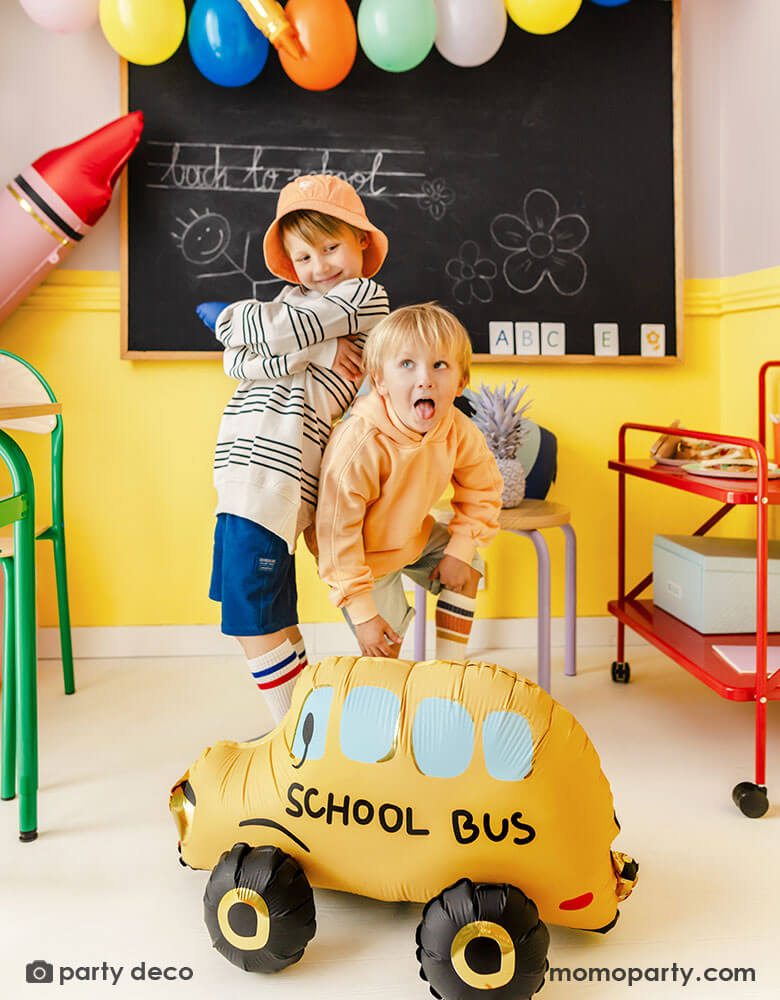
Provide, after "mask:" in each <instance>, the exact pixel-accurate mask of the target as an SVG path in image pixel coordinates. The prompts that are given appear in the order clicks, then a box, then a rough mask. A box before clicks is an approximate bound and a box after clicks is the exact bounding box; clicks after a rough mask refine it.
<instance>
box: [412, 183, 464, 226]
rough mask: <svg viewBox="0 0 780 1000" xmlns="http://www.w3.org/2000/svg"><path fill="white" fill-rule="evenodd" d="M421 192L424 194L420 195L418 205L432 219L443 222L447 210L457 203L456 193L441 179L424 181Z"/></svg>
mask: <svg viewBox="0 0 780 1000" xmlns="http://www.w3.org/2000/svg"><path fill="white" fill-rule="evenodd" d="M421 190H422V194H420V195H419V197H418V201H417V204H418V205H419V206H420V208H421V209H422V210H423V211H424V212H428V213H429V214H430V216H431V218H432V219H435V220H436V221H437V222H441V220H442V219H443V218H444V216H445V214H446V212H447V209H448V208H449V206H450V205H451V204H452V203H453V202H454V201H455V192H454V191H453V190H452V188H451V187H449V186H448V185H447V183H446V182H445V181H443V180H442V179H441V177H438V178H437V179H436V180H435V181H423V182H422V188H421Z"/></svg>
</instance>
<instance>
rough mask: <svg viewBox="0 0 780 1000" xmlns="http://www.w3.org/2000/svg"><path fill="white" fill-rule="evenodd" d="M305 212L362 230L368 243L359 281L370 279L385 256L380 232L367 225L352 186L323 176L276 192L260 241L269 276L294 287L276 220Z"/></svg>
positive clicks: (295, 278) (298, 180)
mask: <svg viewBox="0 0 780 1000" xmlns="http://www.w3.org/2000/svg"><path fill="white" fill-rule="evenodd" d="M306 208H308V209H313V210H314V211H316V212H323V213H324V214H325V215H332V216H333V217H334V218H335V219H341V221H342V222H348V223H349V224H350V225H351V226H355V227H356V228H357V229H363V230H365V231H366V232H367V233H368V234H369V241H370V242H369V244H368V246H367V247H366V249H365V250H364V251H363V277H364V278H370V277H371V276H372V275H374V274H376V272H377V271H378V270H379V268H380V267H381V266H382V262H383V261H384V259H385V257H386V256H387V237H386V236H385V234H384V233H383V232H382V230H381V229H378V228H377V227H376V226H375V225H373V224H372V223H371V222H369V221H368V216H367V215H366V210H365V208H364V207H363V202H362V201H361V200H360V196H359V195H358V193H357V191H356V190H355V189H354V188H353V187H352V185H351V184H348V183H347V182H346V181H343V180H341V178H339V177H331V176H328V175H326V174H312V175H305V176H303V177H296V179H295V180H294V181H290V183H289V184H286V185H285V186H284V187H283V188H282V190H281V191H280V192H279V201H278V202H277V203H276V218H275V219H274V221H273V222H272V223H271V225H270V226H269V227H268V229H267V230H266V233H265V237H264V238H263V255H264V257H265V263H266V266H267V268H268V270H269V271H270V272H271V274H275V275H276V276H277V277H278V278H284V279H285V281H290V282H292V283H293V284H297V283H298V276H297V275H296V273H295V269H294V268H293V266H292V261H291V260H290V258H289V257H288V256H287V254H286V253H285V252H284V247H283V246H282V240H281V238H280V236H279V220H280V219H281V218H282V216H283V215H287V214H288V213H289V212H297V211H299V210H300V209H306Z"/></svg>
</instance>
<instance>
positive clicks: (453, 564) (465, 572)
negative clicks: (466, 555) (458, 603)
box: [430, 556, 475, 594]
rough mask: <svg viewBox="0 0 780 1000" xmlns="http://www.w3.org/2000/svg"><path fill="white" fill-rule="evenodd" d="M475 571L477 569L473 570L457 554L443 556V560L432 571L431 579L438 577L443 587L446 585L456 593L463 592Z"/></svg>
mask: <svg viewBox="0 0 780 1000" xmlns="http://www.w3.org/2000/svg"><path fill="white" fill-rule="evenodd" d="M473 572H475V571H474V570H472V568H471V566H470V565H469V564H468V563H465V562H463V560H462V559H456V558H455V556H442V559H441V562H440V563H439V565H438V566H437V567H436V569H434V571H433V572H432V573H431V575H430V579H431V580H435V579H436V578H437V577H438V579H439V580H441V585H442V587H446V588H447V590H452V591H453V592H454V593H456V594H462V593H463V591H464V590H465V588H466V586H467V584H468V583H469V581H470V580H471V576H472V573H473Z"/></svg>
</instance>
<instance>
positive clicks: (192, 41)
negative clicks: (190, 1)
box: [187, 0, 268, 87]
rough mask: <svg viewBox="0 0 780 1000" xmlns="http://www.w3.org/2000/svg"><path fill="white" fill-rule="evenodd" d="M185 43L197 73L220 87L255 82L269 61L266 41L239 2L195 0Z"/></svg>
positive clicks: (229, 0)
mask: <svg viewBox="0 0 780 1000" xmlns="http://www.w3.org/2000/svg"><path fill="white" fill-rule="evenodd" d="M187 42H188V44H189V47H190V55H191V56H192V61H193V62H194V63H195V65H196V66H197V67H198V69H199V70H200V72H201V73H202V74H203V75H204V76H205V77H206V79H207V80H211V82H212V83H217V84H219V86H220V87H242V86H243V85H244V84H245V83H249V82H250V81H252V80H254V78H255V77H256V76H257V75H258V74H259V73H260V71H261V70H262V68H263V66H265V61H266V59H267V58H268V39H267V38H266V37H265V35H264V34H263V33H262V32H261V31H258V29H257V28H256V27H255V26H254V25H253V24H252V22H251V21H250V20H249V16H248V14H247V13H246V11H245V10H244V8H243V7H242V6H241V4H240V3H239V2H238V0H195V5H194V6H193V8H192V11H191V12H190V20H189V24H188V25H187Z"/></svg>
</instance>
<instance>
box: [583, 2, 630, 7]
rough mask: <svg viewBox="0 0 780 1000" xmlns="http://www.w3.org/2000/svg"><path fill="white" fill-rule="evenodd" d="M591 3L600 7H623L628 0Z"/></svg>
mask: <svg viewBox="0 0 780 1000" xmlns="http://www.w3.org/2000/svg"><path fill="white" fill-rule="evenodd" d="M591 2H592V3H597V4H598V5H599V7H622V6H623V4H624V3H628V0H591Z"/></svg>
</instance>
